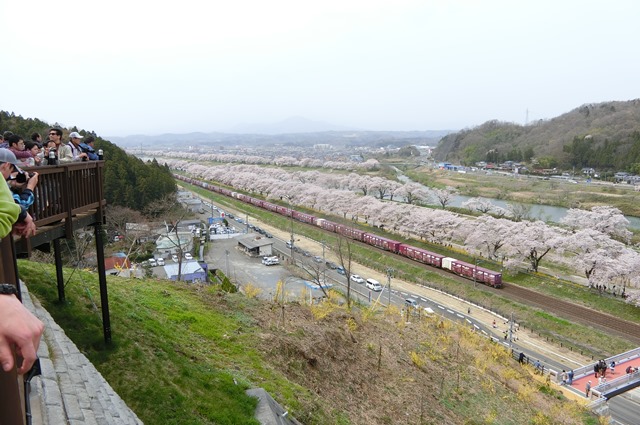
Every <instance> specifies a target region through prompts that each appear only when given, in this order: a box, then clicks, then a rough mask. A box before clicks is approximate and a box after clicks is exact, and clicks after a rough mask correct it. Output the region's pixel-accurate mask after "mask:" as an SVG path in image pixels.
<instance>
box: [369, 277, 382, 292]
mask: <svg viewBox="0 0 640 425" xmlns="http://www.w3.org/2000/svg"><path fill="white" fill-rule="evenodd" d="M367 288H369V289H371V290H372V291H376V292H380V291H382V285H380V282H378V281H377V280H375V279H371V278H369V279H367Z"/></svg>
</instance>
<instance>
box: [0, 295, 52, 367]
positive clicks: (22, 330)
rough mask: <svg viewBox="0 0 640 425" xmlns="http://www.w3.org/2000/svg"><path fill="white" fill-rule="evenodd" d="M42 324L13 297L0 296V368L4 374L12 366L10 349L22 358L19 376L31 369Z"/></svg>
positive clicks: (35, 356) (42, 329)
mask: <svg viewBox="0 0 640 425" xmlns="http://www.w3.org/2000/svg"><path fill="white" fill-rule="evenodd" d="M43 332H44V324H43V323H42V322H41V321H40V320H39V319H38V318H37V317H36V316H34V315H33V314H31V312H30V311H29V310H27V309H26V308H25V307H24V306H23V305H22V304H21V303H20V301H18V299H17V298H16V297H15V296H14V295H0V366H2V370H4V371H5V372H8V371H10V370H11V369H12V368H13V365H14V357H13V353H12V352H11V348H12V347H13V346H15V349H16V354H18V355H20V356H21V357H22V364H21V365H20V367H19V368H18V373H19V374H21V375H22V374H24V373H25V372H28V371H29V369H31V366H33V363H34V362H35V361H36V358H37V354H36V353H37V351H38V345H40V337H42V333H43Z"/></svg>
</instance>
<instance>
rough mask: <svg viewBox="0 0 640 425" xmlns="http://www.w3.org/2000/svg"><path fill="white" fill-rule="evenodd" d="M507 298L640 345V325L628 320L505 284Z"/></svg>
mask: <svg viewBox="0 0 640 425" xmlns="http://www.w3.org/2000/svg"><path fill="white" fill-rule="evenodd" d="M500 291H501V293H502V292H503V293H504V295H505V296H508V297H509V298H512V299H514V300H515V301H518V302H520V303H522V304H526V305H532V306H534V307H539V308H541V309H543V310H545V311H548V312H550V313H553V314H555V315H556V316H559V317H562V318H565V319H568V320H572V321H578V322H580V323H583V324H586V325H589V326H593V327H595V328H598V329H600V330H603V331H606V332H611V333H614V334H617V335H619V336H621V337H624V338H628V339H629V340H631V341H634V342H636V343H638V344H640V325H639V324H637V323H634V322H629V321H628V320H623V319H619V318H617V317H615V316H612V315H610V314H607V313H603V312H600V311H597V310H593V309H591V308H588V307H585V306H581V305H579V304H574V303H571V302H569V301H564V300H559V299H557V298H554V297H551V296H548V295H545V294H540V293H538V292H535V291H532V290H531V289H527V288H523V287H521V286H517V285H513V284H510V283H505V284H504V287H503V288H502V289H501V290H500Z"/></svg>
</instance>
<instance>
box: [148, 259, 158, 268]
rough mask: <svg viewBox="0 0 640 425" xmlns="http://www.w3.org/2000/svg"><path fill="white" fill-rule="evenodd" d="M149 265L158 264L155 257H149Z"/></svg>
mask: <svg viewBox="0 0 640 425" xmlns="http://www.w3.org/2000/svg"><path fill="white" fill-rule="evenodd" d="M149 265H150V266H151V267H155V266H157V265H158V262H157V261H156V259H155V258H149Z"/></svg>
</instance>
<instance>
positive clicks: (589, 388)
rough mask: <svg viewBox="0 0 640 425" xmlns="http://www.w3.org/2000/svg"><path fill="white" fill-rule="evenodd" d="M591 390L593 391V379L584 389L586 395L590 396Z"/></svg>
mask: <svg viewBox="0 0 640 425" xmlns="http://www.w3.org/2000/svg"><path fill="white" fill-rule="evenodd" d="M590 392H591V381H589V382H587V386H586V387H585V389H584V393H585V397H587V398H589V393H590Z"/></svg>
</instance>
